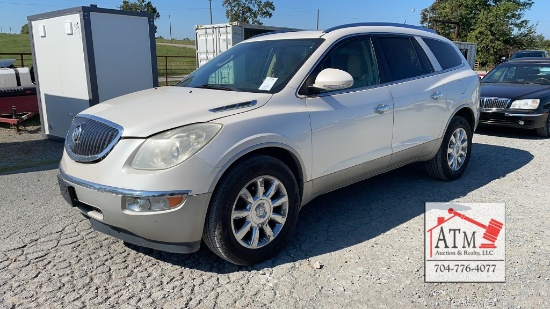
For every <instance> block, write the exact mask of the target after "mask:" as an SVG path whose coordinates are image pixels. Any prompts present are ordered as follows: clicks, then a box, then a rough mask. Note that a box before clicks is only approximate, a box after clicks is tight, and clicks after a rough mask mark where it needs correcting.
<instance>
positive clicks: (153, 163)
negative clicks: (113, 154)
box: [132, 123, 222, 170]
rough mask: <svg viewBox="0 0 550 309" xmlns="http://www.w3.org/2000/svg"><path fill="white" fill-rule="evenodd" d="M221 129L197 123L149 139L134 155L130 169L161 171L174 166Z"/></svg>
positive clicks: (214, 124) (206, 142)
mask: <svg viewBox="0 0 550 309" xmlns="http://www.w3.org/2000/svg"><path fill="white" fill-rule="evenodd" d="M221 128H222V125H221V124H216V123H198V124H192V125H189V126H185V127H181V128H176V129H172V130H169V131H166V132H162V133H160V134H157V135H155V136H152V137H149V138H148V139H147V140H146V141H145V143H143V145H141V147H140V148H139V150H138V152H137V153H136V156H135V157H134V160H133V161H132V167H133V168H135V169H140V170H162V169H167V168H170V167H173V166H176V165H178V164H180V163H181V162H183V161H185V160H187V159H189V158H190V157H191V156H192V155H194V154H195V153H197V151H199V150H200V149H201V148H202V147H204V146H205V145H206V144H208V142H210V141H211V140H212V138H214V136H216V134H217V133H218V132H219V131H220V129H221Z"/></svg>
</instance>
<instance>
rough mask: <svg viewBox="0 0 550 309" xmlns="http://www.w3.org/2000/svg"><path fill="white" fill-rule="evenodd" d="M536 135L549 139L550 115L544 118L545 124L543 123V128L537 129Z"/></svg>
mask: <svg viewBox="0 0 550 309" xmlns="http://www.w3.org/2000/svg"><path fill="white" fill-rule="evenodd" d="M537 134H538V135H539V136H542V137H550V113H549V114H548V117H547V118H546V122H545V123H544V127H542V128H537Z"/></svg>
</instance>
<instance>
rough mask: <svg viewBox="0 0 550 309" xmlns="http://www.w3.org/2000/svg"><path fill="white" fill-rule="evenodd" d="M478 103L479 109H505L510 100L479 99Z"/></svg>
mask: <svg viewBox="0 0 550 309" xmlns="http://www.w3.org/2000/svg"><path fill="white" fill-rule="evenodd" d="M479 101H480V102H479V107H481V108H506V107H508V104H509V103H510V101H511V100H510V99H507V98H481V99H480V100H479Z"/></svg>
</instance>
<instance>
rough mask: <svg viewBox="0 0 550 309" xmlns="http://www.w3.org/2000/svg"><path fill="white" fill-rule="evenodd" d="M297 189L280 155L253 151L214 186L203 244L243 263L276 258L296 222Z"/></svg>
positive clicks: (216, 252) (228, 258)
mask: <svg viewBox="0 0 550 309" xmlns="http://www.w3.org/2000/svg"><path fill="white" fill-rule="evenodd" d="M298 192H299V190H298V185H297V183H296V179H295V177H294V175H293V174H292V172H291V171H290V169H289V168H288V167H287V166H286V165H285V164H284V163H283V162H281V161H280V160H278V159H275V158H273V157H270V156H265V155H254V156H251V157H249V158H247V159H246V160H244V161H241V162H239V163H237V165H236V166H234V167H232V168H231V169H230V170H229V171H228V172H227V173H226V174H225V175H224V176H223V177H222V179H221V180H220V182H219V184H218V186H217V187H216V190H214V193H213V195H212V200H211V203H210V207H209V210H208V214H207V217H206V222H205V227H204V233H203V240H204V242H205V243H206V245H207V246H208V247H209V248H210V250H212V251H213V252H214V253H215V254H217V255H218V256H220V257H221V258H223V259H225V260H227V261H229V262H232V263H235V264H238V265H252V264H256V263H259V262H261V261H263V260H265V259H268V258H270V257H272V256H274V255H275V254H277V252H278V251H279V250H280V249H281V248H282V247H283V246H284V244H285V243H286V242H287V240H288V238H289V237H290V235H291V233H292V230H293V229H294V226H295V224H296V220H297V218H298V210H299V206H300V205H299V200H300V198H299V193H298Z"/></svg>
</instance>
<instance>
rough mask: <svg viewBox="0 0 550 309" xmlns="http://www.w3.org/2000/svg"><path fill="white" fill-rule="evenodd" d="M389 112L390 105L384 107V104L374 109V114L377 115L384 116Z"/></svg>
mask: <svg viewBox="0 0 550 309" xmlns="http://www.w3.org/2000/svg"><path fill="white" fill-rule="evenodd" d="M389 110H390V106H389V105H382V104H378V106H377V107H375V108H374V112H375V113H377V114H383V113H384V112H387V111H389Z"/></svg>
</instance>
